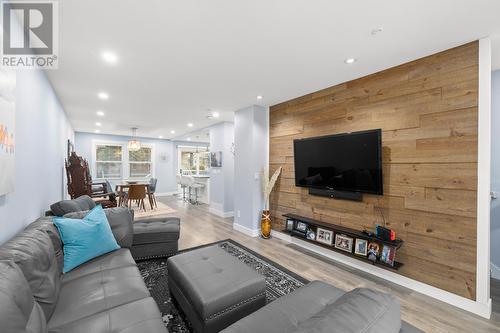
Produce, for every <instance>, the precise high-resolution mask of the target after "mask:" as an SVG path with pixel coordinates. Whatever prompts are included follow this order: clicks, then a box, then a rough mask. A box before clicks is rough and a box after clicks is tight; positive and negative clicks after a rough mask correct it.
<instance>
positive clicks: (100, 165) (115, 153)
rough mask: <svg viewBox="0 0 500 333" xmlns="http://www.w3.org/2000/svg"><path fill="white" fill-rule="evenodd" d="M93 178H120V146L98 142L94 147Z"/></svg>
mask: <svg viewBox="0 0 500 333" xmlns="http://www.w3.org/2000/svg"><path fill="white" fill-rule="evenodd" d="M95 156H96V159H95V161H96V163H95V164H96V165H95V168H96V174H95V177H94V178H106V179H112V178H115V179H116V178H122V146H119V145H106V144H98V145H96V148H95Z"/></svg>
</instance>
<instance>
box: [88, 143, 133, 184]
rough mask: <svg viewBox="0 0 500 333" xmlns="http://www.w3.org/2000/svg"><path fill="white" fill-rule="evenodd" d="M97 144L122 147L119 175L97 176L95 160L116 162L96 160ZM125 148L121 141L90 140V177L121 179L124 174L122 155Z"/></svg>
mask: <svg viewBox="0 0 500 333" xmlns="http://www.w3.org/2000/svg"><path fill="white" fill-rule="evenodd" d="M97 146H116V147H121V148H122V159H121V161H120V162H119V163H120V165H121V170H120V173H121V177H114V178H100V177H97V162H104V163H106V162H110V163H118V161H97ZM125 150H126V147H125V146H124V145H123V143H121V142H108V141H93V142H92V168H91V172H92V179H94V180H104V179H123V176H124V172H123V171H124V168H123V155H125Z"/></svg>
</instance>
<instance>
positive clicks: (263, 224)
mask: <svg viewBox="0 0 500 333" xmlns="http://www.w3.org/2000/svg"><path fill="white" fill-rule="evenodd" d="M260 235H261V236H262V238H264V239H268V238H271V213H270V212H269V209H265V210H263V211H262V218H261V219H260Z"/></svg>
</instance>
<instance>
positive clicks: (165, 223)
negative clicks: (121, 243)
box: [131, 217, 180, 260]
mask: <svg viewBox="0 0 500 333" xmlns="http://www.w3.org/2000/svg"><path fill="white" fill-rule="evenodd" d="M133 227H134V241H133V244H132V248H131V252H132V256H133V257H134V259H135V260H138V259H148V258H156V257H168V256H172V255H174V254H176V253H177V250H178V242H179V234H180V219H179V218H178V217H155V218H144V219H137V220H135V221H134V225H133Z"/></svg>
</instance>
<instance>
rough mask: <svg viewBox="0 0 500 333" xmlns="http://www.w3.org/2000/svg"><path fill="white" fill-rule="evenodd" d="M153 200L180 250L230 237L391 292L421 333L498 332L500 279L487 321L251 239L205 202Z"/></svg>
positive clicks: (280, 244) (307, 269)
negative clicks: (164, 211) (165, 209)
mask: <svg viewBox="0 0 500 333" xmlns="http://www.w3.org/2000/svg"><path fill="white" fill-rule="evenodd" d="M157 200H158V201H161V202H163V203H165V204H167V205H168V206H170V207H172V208H173V209H175V210H176V211H177V212H175V213H172V214H171V215H172V216H179V217H180V218H181V238H180V243H179V247H180V249H186V248H190V247H193V246H198V245H202V244H207V243H211V242H215V241H218V240H223V239H227V238H231V239H233V240H235V241H237V242H239V243H241V244H243V245H244V246H246V247H248V248H250V249H252V250H254V251H256V252H258V253H260V254H262V255H263V256H265V257H267V258H269V259H271V260H273V261H275V262H277V263H279V264H280V265H282V266H284V267H286V268H287V269H289V270H291V271H293V272H295V273H297V274H299V275H301V276H303V277H305V278H306V279H308V280H311V281H312V280H322V281H325V282H328V283H330V284H332V285H334V286H336V287H338V288H341V289H344V290H351V289H353V288H356V287H369V288H374V289H378V290H381V291H385V292H390V293H391V294H393V295H395V296H397V297H398V298H399V299H400V300H401V307H402V318H403V319H404V320H406V321H407V322H409V323H411V324H412V325H414V326H416V327H418V328H420V329H421V330H423V331H425V332H454V333H455V332H467V333H472V332H474V333H475V332H498V333H500V281H496V280H493V281H492V285H491V290H492V292H491V295H492V298H493V314H492V316H491V319H490V320H486V319H483V318H481V317H479V316H476V315H473V314H470V313H468V312H465V311H463V310H460V309H457V308H455V307H453V306H450V305H448V304H446V303H443V302H440V301H437V300H435V299H432V298H430V297H427V296H425V295H422V294H420V293H417V292H415V291H412V290H409V289H407V288H404V287H400V286H398V285H396V284H393V283H390V282H387V281H385V280H382V279H379V278H377V277H374V276H371V275H369V274H367V273H364V272H361V271H359V270H356V269H353V268H350V267H347V266H345V265H342V264H339V263H337V262H335V261H332V260H330V259H327V258H324V257H321V256H319V255H316V254H314V253H311V252H308V251H306V250H304V249H302V248H299V247H297V246H295V245H292V244H289V243H287V242H284V241H282V240H279V239H276V238H273V239H269V240H264V239H260V238H251V237H249V236H247V235H245V234H242V233H240V232H238V231H235V230H233V228H232V218H226V219H223V218H221V217H218V216H216V215H213V214H210V213H209V212H208V206H206V205H199V206H193V205H190V204H188V203H185V202H182V201H181V200H178V199H177V198H176V197H172V196H170V197H158V198H157Z"/></svg>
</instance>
